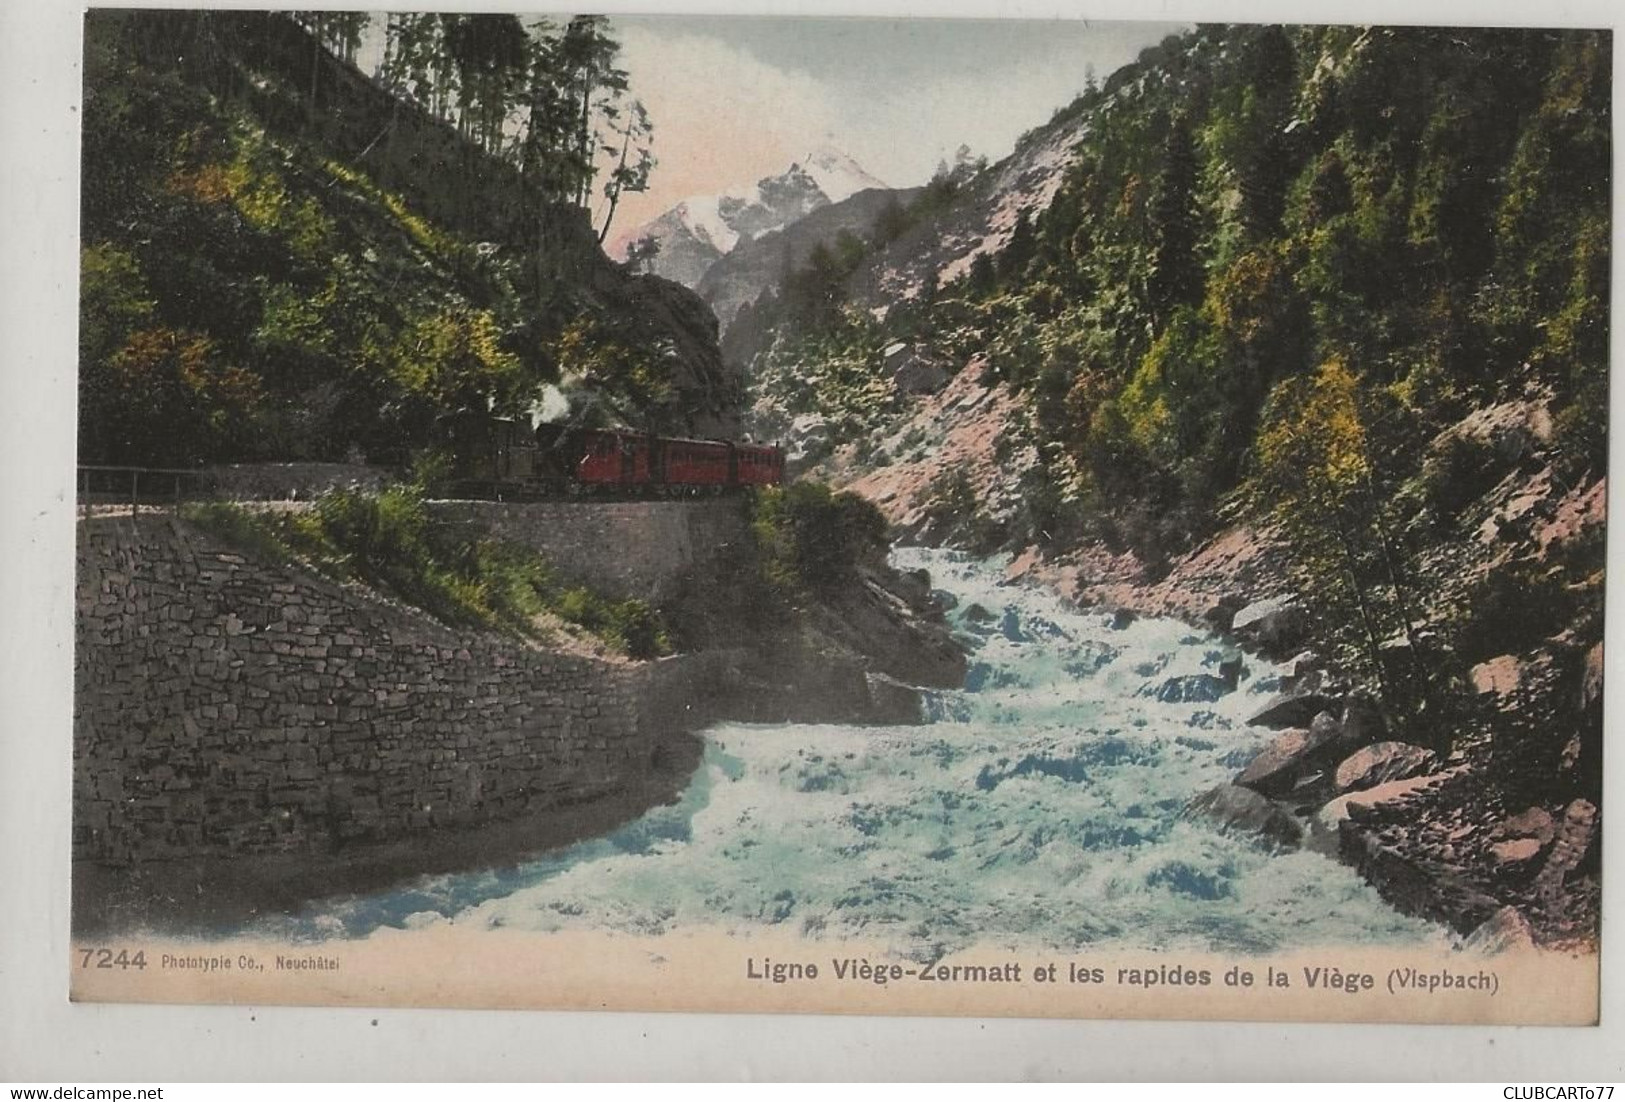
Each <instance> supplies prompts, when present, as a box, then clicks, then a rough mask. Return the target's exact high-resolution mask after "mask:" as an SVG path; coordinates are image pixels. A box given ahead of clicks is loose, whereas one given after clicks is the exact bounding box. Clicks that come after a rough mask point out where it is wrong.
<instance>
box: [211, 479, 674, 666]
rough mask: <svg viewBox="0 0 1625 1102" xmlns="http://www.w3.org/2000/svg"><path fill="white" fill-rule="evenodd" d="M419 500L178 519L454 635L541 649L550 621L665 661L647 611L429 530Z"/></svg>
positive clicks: (487, 547) (398, 493) (395, 498)
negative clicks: (376, 595) (351, 584)
mask: <svg viewBox="0 0 1625 1102" xmlns="http://www.w3.org/2000/svg"><path fill="white" fill-rule="evenodd" d="M422 495H423V490H422V488H421V486H419V485H415V484H408V485H401V486H395V487H392V488H390V489H387V490H384V491H382V492H381V493H376V494H374V493H362V492H359V491H351V490H336V491H333V492H331V493H328V494H324V495H323V496H322V497H321V498H319V499H318V500H317V502H316V504H315V507H314V508H313V509H310V510H308V511H304V512H298V513H293V514H272V513H264V512H257V511H253V510H250V509H246V508H244V507H243V506H240V505H235V504H229V503H224V502H215V503H208V504H199V505H189V506H187V507H186V508H185V511H184V513H183V515H184V516H185V517H186V519H188V520H190V521H191V522H193V523H195V524H197V525H199V526H200V527H203V528H205V529H207V530H209V531H211V532H213V533H215V534H216V535H218V536H220V537H221V538H223V539H226V540H228V541H230V542H232V543H235V544H237V545H239V546H242V547H246V548H248V549H250V550H252V551H253V552H254V553H255V554H257V555H260V556H262V557H265V558H268V559H270V560H271V561H273V562H288V561H293V560H296V559H302V560H303V561H305V562H307V563H308V564H309V565H311V566H313V567H315V568H316V569H318V570H320V571H322V572H323V573H326V574H329V575H331V576H333V577H336V578H340V579H344V580H355V581H360V582H364V583H365V584H367V585H368V586H370V587H372V588H374V589H376V590H378V591H379V592H382V593H386V594H388V595H390V596H392V597H395V598H398V599H400V600H402V601H405V602H406V603H408V604H411V605H413V606H415V607H417V608H421V609H423V610H424V611H425V612H428V613H430V614H431V615H433V616H434V617H436V618H437V619H439V620H441V621H443V622H444V623H447V624H451V625H454V626H458V627H469V628H477V629H487V630H495V631H499V632H503V633H505V634H510V635H517V636H521V637H527V638H536V639H541V640H544V641H545V640H546V639H547V638H548V636H549V634H550V633H549V629H548V628H547V626H546V620H547V617H548V616H553V617H557V618H558V619H560V620H563V621H564V622H566V623H568V624H572V625H574V626H576V627H578V628H580V629H581V630H583V631H585V632H587V633H588V634H590V635H592V636H594V637H596V638H597V639H598V640H600V641H601V642H602V643H603V644H604V645H605V646H606V647H608V648H609V649H610V650H612V651H615V652H618V653H621V654H625V655H627V656H628V657H631V658H636V659H648V658H657V657H659V656H661V655H665V654H670V653H671V651H672V644H671V638H670V635H669V633H668V632H667V630H666V627H665V624H664V622H663V620H662V618H661V616H660V614H659V613H658V612H656V611H655V610H654V609H653V608H651V607H650V606H649V605H648V604H647V603H645V602H643V601H637V600H626V601H616V600H612V599H610V598H607V597H604V596H602V595H601V594H598V593H595V592H593V591H592V590H589V589H585V588H582V587H579V586H567V585H565V584H563V583H562V582H561V581H560V580H559V579H558V578H557V576H556V575H555V573H554V571H553V570H552V568H551V567H550V566H549V565H548V563H547V562H546V560H545V559H544V558H543V557H542V556H540V555H538V554H537V553H536V552H534V551H531V550H529V549H528V548H525V547H521V546H519V545H517V544H513V543H507V542H504V541H501V540H495V539H490V538H488V537H484V536H482V535H480V534H479V532H477V531H476V530H475V529H473V528H472V527H470V526H466V525H460V524H454V523H449V522H445V521H439V520H436V519H435V518H434V517H432V516H431V514H430V513H429V511H428V509H427V508H426V507H425V505H424V501H423V496H422Z"/></svg>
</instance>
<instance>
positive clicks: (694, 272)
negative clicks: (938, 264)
mask: <svg viewBox="0 0 1625 1102" xmlns="http://www.w3.org/2000/svg"><path fill="white" fill-rule="evenodd" d="M877 188H878V189H882V190H884V189H886V188H887V185H886V183H885V182H883V181H882V180H880V179H878V178H877V177H875V176H873V175H872V174H870V173H869V172H868V171H867V170H865V169H864V168H863V166H861V165H859V164H858V163H857V162H856V161H854V160H853V159H852V158H851V157H849V156H847V155H846V154H844V153H841V152H839V151H837V150H833V149H819V150H814V151H813V152H811V153H809V154H808V155H807V156H806V157H803V158H802V159H801V160H799V161H796V162H795V163H793V164H791V165H790V167H789V168H787V169H786V170H785V171H784V172H782V173H780V174H779V175H777V176H765V177H763V178H762V179H760V180H758V181H756V183H755V184H753V185H750V186H749V187H746V188H741V189H737V190H735V191H729V192H724V193H722V194H720V195H697V196H691V197H690V198H688V199H684V200H683V201H682V202H680V203H678V204H677V205H676V206H674V207H672V208H671V209H670V210H668V211H666V212H665V213H664V214H661V215H660V216H659V217H657V218H654V219H653V220H651V221H649V222H645V223H644V224H643V225H641V226H638V227H636V228H634V229H631V230H628V231H626V232H625V233H622V234H620V235H619V236H618V237H617V238H616V239H615V241H614V243H613V244H612V245H611V249H610V251H611V254H612V255H614V256H618V257H625V256H626V255H627V250H628V248H629V247H630V246H631V245H632V244H633V243H634V242H637V241H641V240H644V239H646V238H647V239H652V240H653V241H654V242H656V243H657V244H658V245H659V247H660V251H659V253H658V254H657V255H656V256H655V257H654V259H653V260H652V261H650V262H649V263H648V265H647V270H648V271H650V272H653V273H654V274H655V275H659V276H664V277H665V278H667V279H671V280H675V281H677V282H678V283H681V284H683V285H684V286H686V287H689V288H696V287H698V286H699V284H700V281H701V280H702V279H703V278H704V277H705V274H706V272H707V271H709V270H710V268H711V266H712V265H713V264H715V263H716V262H717V261H718V260H720V259H721V258H722V257H723V256H725V255H726V254H728V253H729V252H731V251H732V250H733V249H734V248H735V247H736V246H737V245H738V244H739V243H740V242H741V241H751V240H754V239H756V238H758V237H761V236H762V235H763V234H766V233H769V232H771V231H773V230H777V229H782V228H783V227H785V226H787V225H789V224H790V223H792V222H795V221H796V220H798V219H800V218H803V217H805V216H806V215H808V214H810V213H811V212H813V211H815V210H817V209H819V208H820V207H826V206H829V205H831V204H833V203H839V202H841V201H842V200H844V199H847V198H849V197H850V196H852V195H854V194H856V193H857V192H860V191H865V190H871V189H877Z"/></svg>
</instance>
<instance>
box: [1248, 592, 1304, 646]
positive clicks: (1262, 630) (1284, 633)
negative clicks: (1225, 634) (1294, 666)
mask: <svg viewBox="0 0 1625 1102" xmlns="http://www.w3.org/2000/svg"><path fill="white" fill-rule="evenodd" d="M1308 628H1309V616H1308V613H1307V612H1306V611H1305V609H1304V607H1303V605H1301V604H1299V603H1298V602H1297V601H1296V600H1294V599H1293V598H1291V597H1268V598H1265V599H1264V600H1262V601H1254V602H1253V603H1252V604H1250V605H1248V606H1247V607H1246V608H1243V609H1242V610H1241V611H1240V612H1238V613H1236V617H1235V619H1234V620H1232V621H1231V622H1230V634H1231V635H1233V636H1235V638H1236V641H1237V642H1239V643H1242V644H1243V645H1246V646H1251V647H1255V648H1257V649H1258V650H1260V651H1263V652H1264V653H1265V654H1271V655H1277V656H1281V657H1285V656H1286V655H1288V654H1291V653H1292V649H1293V648H1294V647H1295V646H1297V645H1298V644H1299V643H1301V642H1303V638H1304V635H1305V634H1306V633H1307V631H1308Z"/></svg>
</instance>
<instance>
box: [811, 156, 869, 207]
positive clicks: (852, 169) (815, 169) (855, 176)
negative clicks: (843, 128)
mask: <svg viewBox="0 0 1625 1102" xmlns="http://www.w3.org/2000/svg"><path fill="white" fill-rule="evenodd" d="M798 163H799V164H800V166H801V167H802V168H803V169H804V170H805V171H806V173H807V175H809V176H811V177H812V178H813V181H814V182H815V183H816V184H817V185H818V190H819V191H822V192H823V193H824V195H825V197H826V198H828V199H829V201H830V202H831V203H839V202H840V201H841V200H842V199H847V198H850V197H851V196H853V195H856V194H857V193H858V192H860V191H866V190H868V189H869V188H877V187H878V188H884V187H890V186H891V185H890V184H887V183H886V182H885V181H883V180H880V179H878V178H877V177H875V176H873V175H871V174H870V173H869V172H868V171H867V170H866V169H864V167H863V166H862V165H860V164H858V162H856V161H854V160H853V159H852V158H851V157H848V156H847V155H846V154H845V153H842V152H841V151H840V150H838V149H830V148H827V147H825V148H821V149H815V150H813V151H812V152H811V153H809V154H807V156H806V157H804V158H803V159H802V160H801V161H800V162H798Z"/></svg>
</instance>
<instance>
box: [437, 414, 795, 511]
mask: <svg viewBox="0 0 1625 1102" xmlns="http://www.w3.org/2000/svg"><path fill="white" fill-rule="evenodd" d="M443 428H444V432H445V439H446V442H447V443H448V444H449V445H450V446H451V450H452V454H453V458H454V461H455V463H456V468H457V472H458V483H457V485H458V487H459V489H460V491H461V492H464V493H469V494H473V495H476V496H486V495H494V496H496V497H498V498H502V499H515V498H522V497H525V496H552V495H556V494H563V493H571V494H576V493H583V492H585V493H608V494H623V495H629V496H635V495H665V494H682V493H700V492H707V493H720V492H721V491H723V490H725V489H728V488H730V487H735V486H772V485H776V484H777V483H779V482H782V481H783V480H784V453H783V452H782V451H781V450H780V449H779V448H777V447H774V446H772V445H768V444H735V443H731V442H729V441H726V440H689V439H682V438H676V437H666V436H655V435H652V434H649V433H638V432H628V431H625V430H623V429H574V428H569V427H567V426H563V425H540V426H537V427H536V428H535V429H534V430H530V429H526V428H522V427H521V426H520V424H519V423H516V422H514V421H512V420H509V419H507V418H501V417H490V416H484V417H482V416H480V415H477V414H460V415H456V416H453V417H448V418H447V419H446V421H445V424H444V426H443Z"/></svg>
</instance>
